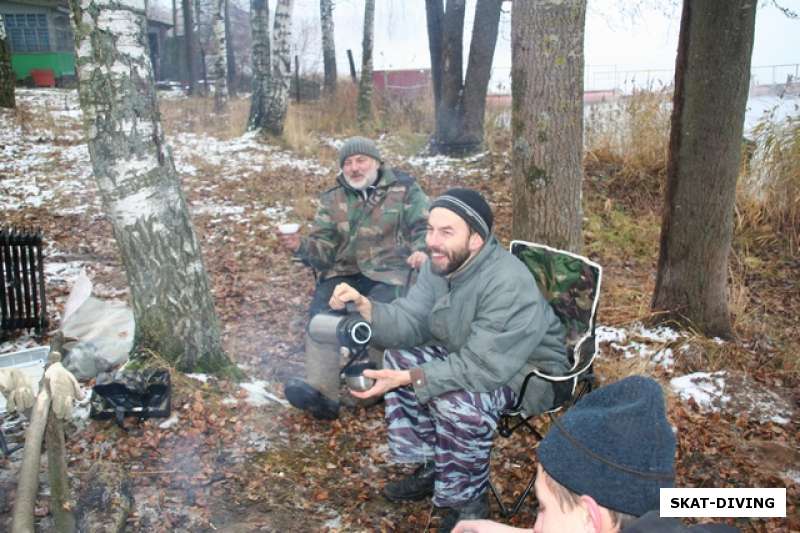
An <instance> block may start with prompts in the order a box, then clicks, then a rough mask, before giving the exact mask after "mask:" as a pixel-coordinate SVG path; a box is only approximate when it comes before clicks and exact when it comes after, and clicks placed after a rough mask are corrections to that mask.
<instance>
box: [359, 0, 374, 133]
mask: <svg viewBox="0 0 800 533" xmlns="http://www.w3.org/2000/svg"><path fill="white" fill-rule="evenodd" d="M374 34H375V0H366V2H365V4H364V37H363V39H362V41H361V79H360V80H359V83H358V125H359V127H361V128H362V129H363V128H365V127H366V126H367V124H369V123H370V122H372V42H373V40H374V39H373V35H374Z"/></svg>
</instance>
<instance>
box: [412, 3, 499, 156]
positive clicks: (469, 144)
mask: <svg viewBox="0 0 800 533" xmlns="http://www.w3.org/2000/svg"><path fill="white" fill-rule="evenodd" d="M501 6H502V0H478V1H477V3H476V6H475V20H474V23H473V27H472V40H471V42H470V53H469V62H468V64H467V76H466V79H464V75H463V72H464V65H463V63H464V61H463V56H464V45H463V41H464V17H465V14H466V2H465V0H448V1H447V7H446V10H444V9H443V8H442V2H441V0H426V11H425V13H426V16H427V21H428V48H429V51H430V54H431V71H432V78H433V93H434V107H435V111H436V133H435V134H434V138H433V140H432V143H431V147H432V149H433V151H435V152H439V153H444V154H448V155H456V156H459V155H466V154H470V153H473V152H475V151H477V150H479V149H480V148H481V146H482V144H483V119H484V113H485V109H486V93H487V90H488V88H489V78H490V77H491V71H492V60H493V58H494V49H495V45H496V44H497V34H498V26H499V22H500V8H501ZM437 28H439V29H440V31H436V29H437Z"/></svg>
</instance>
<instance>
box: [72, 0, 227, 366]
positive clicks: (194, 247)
mask: <svg viewBox="0 0 800 533" xmlns="http://www.w3.org/2000/svg"><path fill="white" fill-rule="evenodd" d="M142 6H143V4H141V2H138V1H137V0H125V1H120V0H70V7H71V11H72V22H73V32H74V35H75V44H76V46H75V49H76V51H77V55H76V68H77V71H78V80H79V84H78V91H79V95H80V101H81V108H82V110H83V116H84V130H85V135H86V138H87V140H88V145H89V154H90V156H91V160H92V168H93V170H94V176H95V180H96V182H97V186H98V189H99V191H100V195H101V198H102V200H103V205H104V208H105V211H106V213H107V216H108V219H109V220H110V221H111V224H112V228H113V231H114V236H115V238H116V240H117V244H118V245H119V249H120V255H121V257H122V261H123V264H124V266H125V270H126V273H127V277H128V285H129V286H130V289H131V300H132V307H133V313H134V319H135V321H136V335H135V337H134V351H137V350H141V349H150V350H152V351H154V352H156V353H158V354H160V355H161V356H162V357H164V358H165V359H167V360H168V361H170V362H171V363H172V364H174V366H176V367H177V368H178V369H179V370H181V371H199V372H203V371H206V372H217V373H218V372H220V371H226V372H228V371H232V372H234V373H236V371H235V370H234V369H233V368H231V366H230V365H231V363H230V361H229V360H228V358H227V357H226V356H225V354H224V352H223V351H222V344H221V342H220V328H219V323H218V321H217V316H216V313H215V312H214V302H213V300H212V297H211V292H210V290H209V284H208V278H207V276H206V270H205V267H204V265H203V259H202V256H201V253H200V246H199V244H198V242H197V239H196V237H195V233H194V230H193V228H192V225H191V221H190V219H189V212H188V209H187V207H186V200H185V199H184V196H183V191H182V190H181V188H180V183H179V180H178V176H177V174H176V172H175V165H174V163H173V160H172V155H171V152H170V150H169V148H168V147H167V146H166V144H165V141H164V132H163V129H162V128H161V123H160V121H159V112H158V105H157V100H156V94H155V87H154V84H153V73H152V70H151V65H150V62H149V61H148V57H147V40H146V39H147V33H146V22H145V13H144V11H143V10H142ZM119 42H122V43H125V46H118V45H117V43H119Z"/></svg>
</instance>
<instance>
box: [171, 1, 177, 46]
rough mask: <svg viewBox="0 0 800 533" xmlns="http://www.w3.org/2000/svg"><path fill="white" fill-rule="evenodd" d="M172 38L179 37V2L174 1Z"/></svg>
mask: <svg viewBox="0 0 800 533" xmlns="http://www.w3.org/2000/svg"><path fill="white" fill-rule="evenodd" d="M172 36H173V37H177V36H178V0H172Z"/></svg>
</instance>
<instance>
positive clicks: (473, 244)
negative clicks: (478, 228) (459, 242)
mask: <svg viewBox="0 0 800 533" xmlns="http://www.w3.org/2000/svg"><path fill="white" fill-rule="evenodd" d="M483 242H484V241H483V237H481V236H480V235H478V232H475V231H473V232H472V233H471V234H470V236H469V240H468V241H467V249H468V250H469V251H470V253H473V252H477V251H478V250H480V249H481V246H483Z"/></svg>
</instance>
